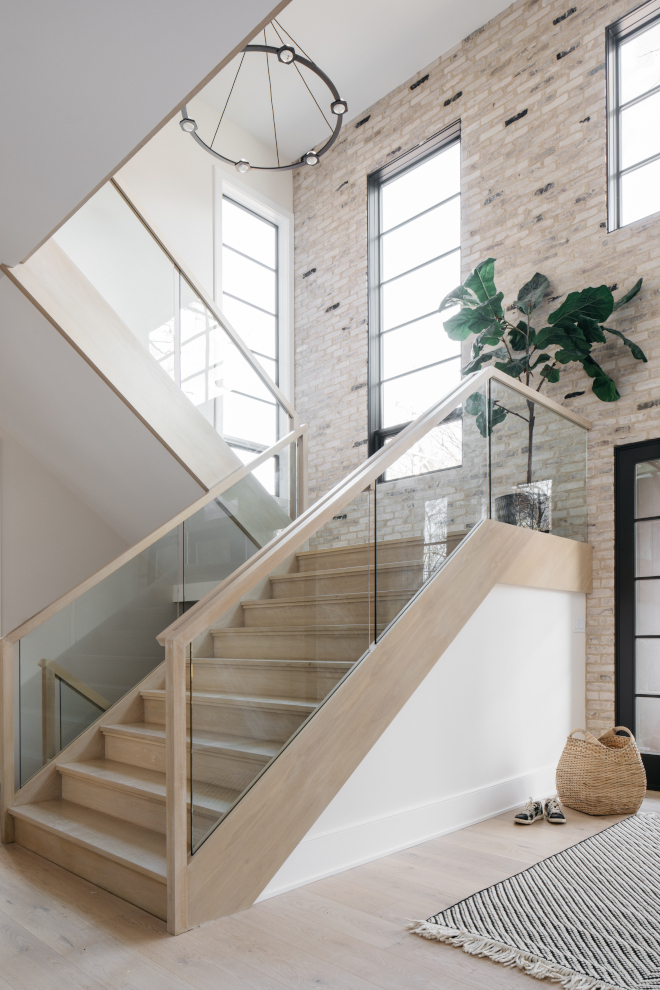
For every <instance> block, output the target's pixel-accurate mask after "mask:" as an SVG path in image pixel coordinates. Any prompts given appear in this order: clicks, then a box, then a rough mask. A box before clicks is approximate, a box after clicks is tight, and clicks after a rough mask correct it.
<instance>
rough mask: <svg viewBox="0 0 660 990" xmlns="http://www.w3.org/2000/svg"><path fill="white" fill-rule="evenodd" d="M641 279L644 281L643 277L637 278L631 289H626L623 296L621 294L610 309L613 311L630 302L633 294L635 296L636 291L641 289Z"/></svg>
mask: <svg viewBox="0 0 660 990" xmlns="http://www.w3.org/2000/svg"><path fill="white" fill-rule="evenodd" d="M643 281H644V279H642V278H639V279H637V281H636V282H635V284H634V285H633V287H632V289H628V291H627V292H626V294H625V296H621V298H620V299H617V301H616V302H615V303H614V307H613V309H612V312H614V311H615V310H617V309H621V307H622V306H625V305H626V303H628V302H630V300H631V299H632V298H633V297H634V296H636V295H637V293H638V292H639V290H640V289H641V287H642V282H643Z"/></svg>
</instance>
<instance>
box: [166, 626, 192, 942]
mask: <svg viewBox="0 0 660 990" xmlns="http://www.w3.org/2000/svg"><path fill="white" fill-rule="evenodd" d="M165 730H166V737H165V764H166V823H167V930H168V932H170V934H171V935H180V934H181V932H185V931H187V929H188V890H187V867H188V842H187V831H188V829H187V824H188V823H187V797H188V793H187V776H188V775H187V768H188V758H187V751H186V648H185V646H182V645H181V643H177V642H176V640H172V639H168V640H166V641H165Z"/></svg>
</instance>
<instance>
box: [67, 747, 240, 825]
mask: <svg viewBox="0 0 660 990" xmlns="http://www.w3.org/2000/svg"><path fill="white" fill-rule="evenodd" d="M57 769H58V770H59V772H60V773H62V774H68V775H69V776H73V777H79V778H81V779H83V780H94V782H95V783H97V784H98V783H100V784H105V785H107V786H108V787H112V788H117V789H119V790H123V791H133V792H139V793H140V794H141V795H142V796H144V797H148V798H151V799H154V800H157V801H163V802H164V801H165V797H166V791H165V774H164V773H161V772H160V771H159V770H147V769H146V768H145V767H136V766H133V765H131V764H128V763H118V762H117V761H116V760H104V759H102V760H85V761H81V762H80V763H60V765H59V766H58V768H57ZM193 787H194V804H195V808H196V809H197V810H199V811H202V810H203V811H208V812H210V813H211V812H213V813H220V814H224V813H225V812H226V811H228V809H229V808H230V807H231V806H232V805H233V804H234V802H235V800H236V798H237V797H238V795H239V794H240V793H241V792H240V791H238V790H234V789H232V788H230V787H217V786H216V785H214V784H207V783H204V784H203V785H197V784H196V783H195V784H194V785H193ZM200 789H203V793H201V792H200V793H198V791H200Z"/></svg>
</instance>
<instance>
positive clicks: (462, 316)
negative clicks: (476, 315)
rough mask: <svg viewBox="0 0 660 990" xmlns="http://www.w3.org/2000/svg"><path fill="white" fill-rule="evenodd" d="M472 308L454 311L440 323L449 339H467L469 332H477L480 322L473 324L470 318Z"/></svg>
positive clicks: (479, 328)
mask: <svg viewBox="0 0 660 990" xmlns="http://www.w3.org/2000/svg"><path fill="white" fill-rule="evenodd" d="M472 313H473V310H471V309H462V310H461V311H460V313H454V315H453V316H450V317H449V319H448V320H445V322H444V323H443V324H442V325H443V327H444V328H445V332H446V334H447V336H448V337H449V339H450V340H467V338H468V337H469V336H470V334H471V333H479V331H480V330H481V324H480V323H479V322H478V324H477V326H476V327H475V326H474V322H473V320H472Z"/></svg>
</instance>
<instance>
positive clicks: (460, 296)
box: [438, 285, 479, 313]
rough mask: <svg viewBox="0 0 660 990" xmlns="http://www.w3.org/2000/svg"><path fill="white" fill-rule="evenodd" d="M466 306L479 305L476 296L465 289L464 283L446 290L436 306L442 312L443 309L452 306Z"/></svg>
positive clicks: (471, 307)
mask: <svg viewBox="0 0 660 990" xmlns="http://www.w3.org/2000/svg"><path fill="white" fill-rule="evenodd" d="M458 305H461V306H467V307H468V308H470V309H473V308H474V307H475V306H478V305H479V300H478V299H477V297H476V296H475V295H474V294H473V293H472V292H470V290H469V289H466V288H465V286H464V285H457V286H456V288H455V289H452V290H451V292H448V293H447V295H446V296H445V298H444V299H443V300H442V302H441V303H440V305H439V306H438V312H439V313H442V311H443V310H445V309H450V308H451V307H452V306H458Z"/></svg>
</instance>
